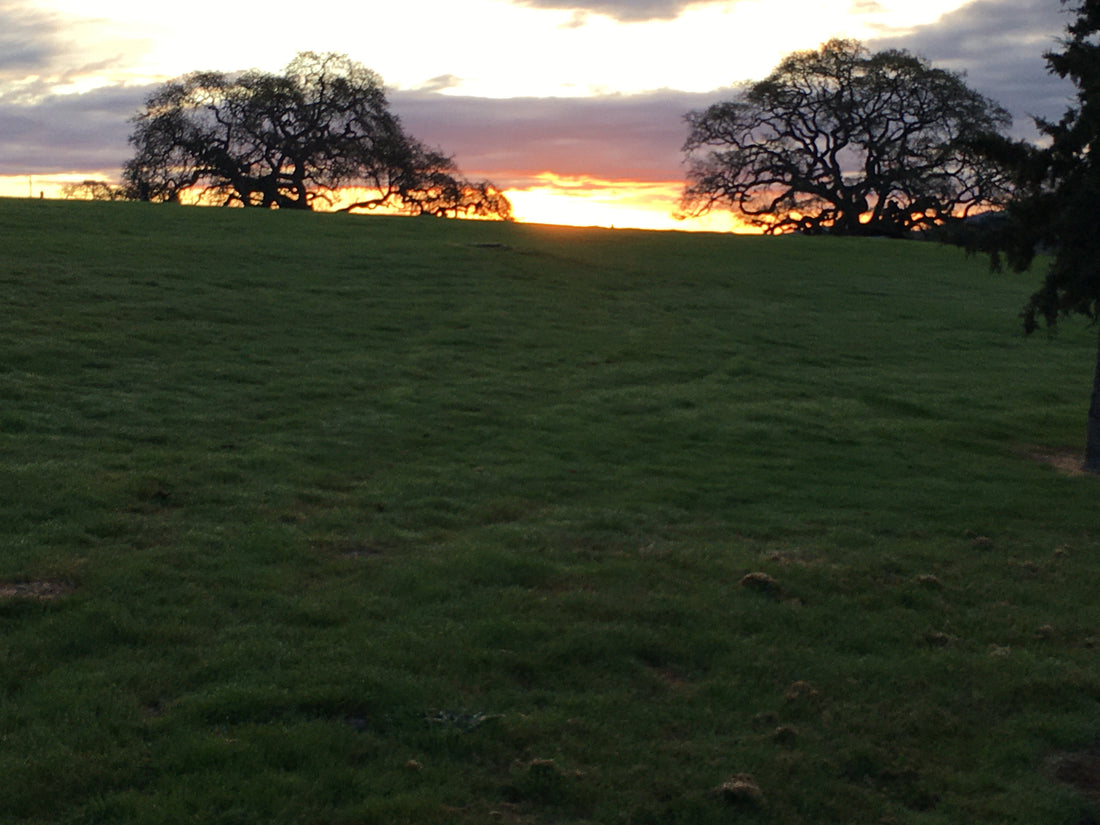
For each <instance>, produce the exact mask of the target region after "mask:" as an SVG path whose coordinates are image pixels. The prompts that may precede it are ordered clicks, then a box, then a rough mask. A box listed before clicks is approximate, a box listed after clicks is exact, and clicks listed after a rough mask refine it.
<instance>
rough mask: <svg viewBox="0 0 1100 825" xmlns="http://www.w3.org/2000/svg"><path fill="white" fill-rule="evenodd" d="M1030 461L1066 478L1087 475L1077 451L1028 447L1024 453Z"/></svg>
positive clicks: (1083, 459) (1083, 458) (1081, 457)
mask: <svg viewBox="0 0 1100 825" xmlns="http://www.w3.org/2000/svg"><path fill="white" fill-rule="evenodd" d="M1024 454H1025V455H1026V456H1027V457H1028V458H1030V459H1031V460H1032V461H1035V462H1037V463H1039V464H1045V465H1047V466H1048V467H1053V468H1054V469H1055V470H1057V471H1058V472H1059V473H1062V474H1063V475H1067V476H1084V475H1089V473H1086V472H1085V457H1084V456H1083V455H1082V454H1081V451H1080V450H1078V449H1069V448H1067V449H1062V450H1051V449H1047V448H1043V447H1030V448H1028V449H1027V450H1025V453H1024Z"/></svg>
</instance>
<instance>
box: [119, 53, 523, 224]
mask: <svg viewBox="0 0 1100 825" xmlns="http://www.w3.org/2000/svg"><path fill="white" fill-rule="evenodd" d="M132 123H133V126H134V129H133V132H132V133H131V135H130V143H131V144H132V145H133V146H134V149H135V153H134V156H133V157H132V158H131V159H130V160H129V161H128V162H127V164H126V166H125V167H124V170H123V177H124V181H125V185H126V187H127V189H128V190H129V192H130V193H131V195H132V197H134V198H137V199H139V200H149V201H179V200H180V198H181V196H182V195H183V193H184V192H195V193H197V194H198V195H199V196H201V197H203V198H205V199H207V200H213V201H215V202H218V203H222V204H237V205H241V206H260V207H269V208H274V207H277V208H282V209H312V208H314V206H315V204H316V203H317V202H318V201H321V202H329V203H332V202H334V201H335V200H336V199H337V198H338V196H339V195H340V193H341V191H342V190H346V189H351V190H353V191H354V192H355V193H356V202H355V204H354V206H353V207H351V208H376V207H380V206H390V207H395V208H397V209H399V210H403V211H407V212H412V213H416V214H419V213H422V212H430V213H431V214H437V215H454V214H470V213H477V214H482V215H492V216H497V217H504V218H507V217H510V214H511V213H510V206H509V205H508V202H507V199H506V198H504V196H503V195H502V194H500V193H499V192H498V191H496V190H495V189H494V188H493V187H492V185H491V184H489V183H488V182H483V183H470V182H468V181H465V180H464V179H462V178H461V177H460V175H459V173H458V170H457V167H456V166H455V164H454V162H453V160H452V159H451V158H450V157H448V156H447V155H444V154H443V153H442V152H439V151H437V150H429V149H428V148H427V147H425V146H423V145H422V144H421V143H420V142H419V141H417V140H416V139H415V138H413V137H412V136H410V135H409V134H408V133H407V132H405V130H404V128H403V127H402V125H401V122H400V120H399V119H398V118H397V116H396V115H394V114H393V113H392V112H391V111H390V108H389V104H388V101H387V99H386V94H385V90H384V87H383V84H382V79H381V78H380V77H379V76H378V75H377V74H376V73H375V72H373V71H371V70H370V69H368V68H366V67H365V66H363V65H362V64H360V63H358V62H356V61H354V60H351V59H350V58H348V57H347V56H346V55H338V54H331V53H328V54H316V53H313V52H302V53H300V54H299V55H298V56H297V57H296V58H295V59H294V60H293V61H291V63H290V64H289V65H288V66H287V67H286V69H285V70H283V72H281V73H279V74H270V73H267V72H261V71H258V70H252V71H247V72H244V73H242V74H238V75H229V74H225V73H223V72H194V73H192V74H188V75H185V76H184V77H181V78H179V79H177V80H173V81H170V82H169V83H166V84H164V85H163V86H162V87H160V88H159V89H158V90H157V91H155V92H154V93H153V94H152V95H151V96H150V97H149V98H148V99H147V100H146V102H145V106H144V107H143V108H142V110H141V111H140V112H139V113H138V114H137V115H136V116H135V117H134V118H133V120H132Z"/></svg>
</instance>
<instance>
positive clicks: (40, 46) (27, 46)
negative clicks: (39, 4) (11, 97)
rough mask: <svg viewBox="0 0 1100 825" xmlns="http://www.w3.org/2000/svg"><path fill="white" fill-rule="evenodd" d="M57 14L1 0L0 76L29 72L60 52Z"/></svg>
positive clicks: (59, 25) (60, 26) (1, 77)
mask: <svg viewBox="0 0 1100 825" xmlns="http://www.w3.org/2000/svg"><path fill="white" fill-rule="evenodd" d="M61 31H62V25H61V23H60V21H59V20H58V18H57V17H55V16H53V15H50V14H46V13H44V12H41V11H36V10H35V9H32V8H30V7H29V6H26V5H24V4H22V3H14V2H10V0H0V79H3V78H4V77H5V76H6V75H12V74H16V73H18V74H19V75H22V74H25V73H27V72H32V71H35V70H37V69H38V68H40V67H42V66H44V65H45V64H47V63H49V62H50V61H51V60H52V59H53V58H55V57H56V56H57V54H58V53H59V51H60V46H59V45H58V35H59V34H60V32H61Z"/></svg>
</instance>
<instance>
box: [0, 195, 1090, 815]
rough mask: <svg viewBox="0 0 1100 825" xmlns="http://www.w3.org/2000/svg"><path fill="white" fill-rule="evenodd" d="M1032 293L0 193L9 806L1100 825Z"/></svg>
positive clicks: (782, 244)
mask: <svg viewBox="0 0 1100 825" xmlns="http://www.w3.org/2000/svg"><path fill="white" fill-rule="evenodd" d="M1035 277H1036V276H1034V275H1023V276H1016V275H1012V276H1007V275H992V274H990V273H989V272H988V271H987V269H986V267H985V263H984V261H982V260H979V259H967V258H966V257H965V256H964V255H963V254H962V253H961V252H959V251H958V250H955V249H952V248H946V247H938V246H934V245H925V244H915V243H904V242H893V241H878V240H866V239H860V240H844V239H820V238H818V239H811V238H749V237H733V236H718V235H690V234H678V233H646V232H629V231H603V230H582V229H561V228H557V229H555V228H548V227H538V226H523V225H502V224H488V223H469V222H442V221H435V220H426V219H408V218H392V219H391V218H382V217H376V218H356V217H349V216H338V215H302V214H292V213H285V212H284V213H260V212H251V211H244V210H225V211H223V210H215V209H185V208H170V207H161V208H156V207H146V206H143V205H135V204H83V203H58V202H48V201H47V202H34V201H16V200H7V201H0V593H3V592H5V590H4V588H5V587H6V588H7V592H9V593H12V592H14V591H15V590H16V588H15V585H20V587H21V589H22V592H21V593H19V594H17V595H14V596H12V595H8V596H3V595H0V743H2V747H0V777H4V779H3V781H0V822H12V823H15V822H19V823H135V822H140V823H186V822H194V823H203V825H211V824H213V823H225V824H226V825H229V823H241V824H242V825H244V824H245V823H247V824H248V825H253V823H260V822H263V823H296V824H297V823H330V824H335V823H348V824H349V825H350V824H351V823H386V824H387V825H389V824H390V823H417V825H421V824H422V823H484V822H503V823H539V825H550V823H582V822H590V823H638V824H639V825H643V824H644V823H654V825H656V824H657V823H660V825H670V824H672V823H684V825H707V824H708V823H728V822H733V821H736V822H757V823H772V822H774V823H784V824H785V825H786V823H803V822H804V823H815V825H816V824H817V823H852V822H861V823H921V825H933V823H962V822H965V823H979V822H980V823H998V825H1003V824H1004V823H1027V825H1035V823H1065V825H1078V823H1082V822H1094V821H1096V817H1097V816H1098V813H1097V810H1096V808H1095V806H1091V807H1090V803H1089V802H1088V801H1087V800H1086V798H1085V797H1083V796H1081V795H1079V794H1078V793H1077V792H1076V791H1074V790H1073V789H1072V788H1070V787H1067V786H1064V785H1061V784H1059V783H1058V782H1057V781H1055V779H1054V778H1053V776H1052V775H1051V774H1052V771H1051V769H1050V765H1051V764H1052V759H1053V758H1054V757H1055V756H1056V755H1057V754H1059V753H1063V752H1070V751H1079V750H1082V749H1086V748H1088V747H1090V746H1091V745H1093V743H1095V742H1096V741H1097V738H1098V736H1100V657H1098V653H1097V645H1098V644H1100V631H1098V627H1100V600H1098V599H1097V598H1096V578H1095V568H1096V557H1097V552H1098V550H1100V540H1098V536H1097V528H1098V527H1100V524H1098V521H1097V509H1096V501H1097V497H1098V495H1100V487H1098V483H1100V482H1097V481H1096V480H1095V479H1092V478H1087V477H1071V476H1067V475H1063V474H1061V473H1059V472H1057V471H1055V470H1054V469H1053V468H1051V467H1050V466H1048V465H1047V464H1045V463H1043V462H1041V461H1037V460H1035V459H1034V457H1033V456H1034V454H1036V453H1037V452H1042V451H1047V452H1051V453H1054V452H1062V451H1065V450H1066V449H1075V448H1077V447H1079V445H1080V444H1081V442H1082V439H1083V424H1084V416H1085V407H1086V402H1087V396H1088V388H1089V386H1090V381H1091V372H1090V371H1091V368H1092V366H1093V364H1094V363H1095V346H1096V340H1095V331H1094V330H1090V329H1087V328H1083V327H1079V326H1076V325H1072V324H1071V325H1069V326H1067V327H1066V328H1065V329H1064V330H1063V331H1062V333H1061V334H1060V335H1059V336H1058V337H1057V338H1055V339H1047V338H1043V337H1035V338H1031V339H1027V338H1024V337H1023V336H1022V334H1021V333H1020V329H1019V322H1018V319H1017V313H1018V311H1019V309H1020V307H1021V306H1022V305H1023V303H1024V301H1025V299H1026V297H1027V295H1028V294H1030V292H1031V291H1032V288H1033V285H1034V281H1035ZM750 572H759V573H766V574H767V575H768V576H770V577H771V579H772V580H774V585H773V586H770V587H768V586H765V587H760V588H752V587H747V586H742V585H741V581H742V579H743V577H744V576H745V575H746V574H748V573H750ZM43 582H45V583H49V584H50V585H51V586H53V587H54V588H55V590H54V591H53V592H52V593H50V594H49V595H55V596H57V597H56V598H49V599H46V598H34V597H33V593H34V588H35V587H36V586H43V585H41V583H43ZM58 593H60V595H58ZM738 774H749V775H751V777H752V780H753V781H754V782H755V783H756V784H757V785H758V786H759V788H760V790H761V792H762V794H763V801H762V802H761V801H759V800H757V799H751V798H746V799H737V798H733V797H732V796H723V795H722V794H720V793H718V792H717V791H716V789H717V788H718V787H719V786H721V785H722V783H723V782H725V781H726V780H727V779H729V778H730V777H732V776H735V775H738ZM1090 817H1091V818H1090Z"/></svg>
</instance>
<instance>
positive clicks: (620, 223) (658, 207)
mask: <svg viewBox="0 0 1100 825" xmlns="http://www.w3.org/2000/svg"><path fill="white" fill-rule="evenodd" d="M535 179H536V181H538V182H537V183H535V184H534V185H531V186H527V187H524V188H522V189H507V188H506V189H503V190H502V191H503V192H504V194H505V195H506V196H507V197H508V199H509V200H510V201H511V203H512V209H513V212H514V215H515V219H516V221H517V222H518V223H545V224H558V225H563V226H580V227H587V226H593V227H607V228H612V229H653V230H674V231H680V232H738V233H754V232H758V231H759V230H757V229H754V228H753V227H751V226H747V225H745V224H743V223H741V222H740V221H739V220H738V219H737V218H736V216H734V215H733V214H731V213H730V212H728V211H716V212H714V213H712V214H710V215H706V216H704V217H701V218H689V219H687V220H677V219H676V218H675V217H673V212H674V211H675V209H676V205H677V203H678V201H679V198H680V190H681V189H682V187H683V183H682V182H680V181H666V182H660V183H653V182H640V181H606V180H598V179H594V178H579V177H572V178H571V177H562V176H559V175H554V174H552V173H549V172H546V173H542V174H540V175H536V176H535ZM85 180H97V181H103V182H106V183H110V182H112V181H111V179H110V177H109V176H104V175H84V174H78V173H69V174H60V175H41V176H27V175H9V176H0V197H6V198H23V199H27V198H31V199H38V198H39V197H45V198H46V199H48V200H56V199H61V198H63V197H64V195H63V193H62V187H64V185H65V184H67V183H80V182H83V181H85ZM318 211H321V210H318ZM385 212H386V210H384V209H383V210H377V212H376V213H375V214H385ZM360 214H369V213H365V212H364V213H360Z"/></svg>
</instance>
